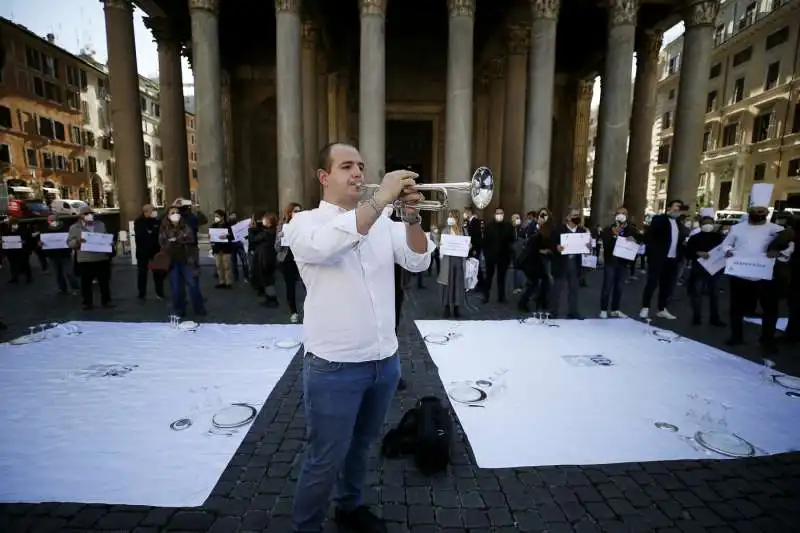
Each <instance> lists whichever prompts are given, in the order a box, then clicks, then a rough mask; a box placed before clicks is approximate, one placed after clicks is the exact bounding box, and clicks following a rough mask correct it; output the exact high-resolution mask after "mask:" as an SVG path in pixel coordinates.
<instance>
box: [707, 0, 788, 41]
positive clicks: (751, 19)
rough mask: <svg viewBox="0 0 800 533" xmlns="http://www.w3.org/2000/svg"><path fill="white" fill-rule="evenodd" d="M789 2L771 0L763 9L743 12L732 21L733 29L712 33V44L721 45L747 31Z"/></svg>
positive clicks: (785, 0) (786, 0)
mask: <svg viewBox="0 0 800 533" xmlns="http://www.w3.org/2000/svg"><path fill="white" fill-rule="evenodd" d="M791 3H792V0H773V1H772V5H771V6H770V7H769V8H768V9H766V10H765V11H755V12H752V13H745V14H744V15H742V16H741V17H740V18H739V20H737V21H736V22H735V23H734V25H733V30H731V31H724V32H719V33H717V34H716V35H714V46H715V47H719V46H722V45H723V44H726V43H727V42H729V41H730V40H731V39H733V38H734V37H736V36H738V35H740V34H741V33H743V32H745V31H747V30H748V29H749V28H751V27H753V26H754V25H756V24H757V23H758V22H760V21H762V20H763V19H765V18H767V17H769V16H770V15H772V14H773V13H775V11H777V10H779V9H780V8H782V7H784V6H786V5H789V4H791Z"/></svg>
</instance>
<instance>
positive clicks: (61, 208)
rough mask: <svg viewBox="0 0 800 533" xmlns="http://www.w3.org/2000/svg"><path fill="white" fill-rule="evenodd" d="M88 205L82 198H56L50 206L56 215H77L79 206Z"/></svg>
mask: <svg viewBox="0 0 800 533" xmlns="http://www.w3.org/2000/svg"><path fill="white" fill-rule="evenodd" d="M88 205H89V204H87V203H86V202H84V201H82V200H69V199H63V200H62V199H58V200H53V202H52V203H51V204H50V207H51V208H52V209H53V213H55V214H56V215H77V214H78V213H79V212H80V209H81V207H84V206H87V207H88Z"/></svg>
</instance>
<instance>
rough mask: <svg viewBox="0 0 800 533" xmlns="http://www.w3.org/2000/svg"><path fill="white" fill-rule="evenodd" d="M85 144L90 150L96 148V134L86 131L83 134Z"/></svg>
mask: <svg viewBox="0 0 800 533" xmlns="http://www.w3.org/2000/svg"><path fill="white" fill-rule="evenodd" d="M83 144H84V146H88V147H90V148H94V144H95V140H94V133H92V132H91V131H84V132H83Z"/></svg>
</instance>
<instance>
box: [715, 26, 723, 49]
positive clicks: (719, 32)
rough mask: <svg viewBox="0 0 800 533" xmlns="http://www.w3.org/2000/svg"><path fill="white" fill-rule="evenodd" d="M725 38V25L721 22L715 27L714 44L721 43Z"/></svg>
mask: <svg viewBox="0 0 800 533" xmlns="http://www.w3.org/2000/svg"><path fill="white" fill-rule="evenodd" d="M723 40H725V25H724V24H720V25H719V26H717V27H716V28H714V44H717V45H718V44H720V43H721V42H722V41H723Z"/></svg>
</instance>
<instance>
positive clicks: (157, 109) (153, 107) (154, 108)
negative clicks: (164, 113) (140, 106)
mask: <svg viewBox="0 0 800 533" xmlns="http://www.w3.org/2000/svg"><path fill="white" fill-rule="evenodd" d="M150 114H151V115H153V116H154V117H160V116H161V106H160V105H158V104H157V103H156V102H150Z"/></svg>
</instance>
